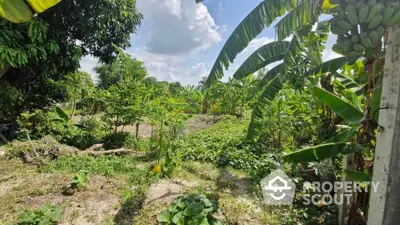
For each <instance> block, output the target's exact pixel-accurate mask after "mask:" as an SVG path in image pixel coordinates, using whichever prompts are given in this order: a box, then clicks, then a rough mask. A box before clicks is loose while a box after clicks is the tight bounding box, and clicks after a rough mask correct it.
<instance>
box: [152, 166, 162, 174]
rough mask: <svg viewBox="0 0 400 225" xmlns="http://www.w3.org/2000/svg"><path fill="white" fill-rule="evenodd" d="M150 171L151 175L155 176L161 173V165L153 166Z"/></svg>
mask: <svg viewBox="0 0 400 225" xmlns="http://www.w3.org/2000/svg"><path fill="white" fill-rule="evenodd" d="M151 171H153V173H155V174H160V173H161V165H160V164H157V165H155V166H154V167H153V169H152V170H151Z"/></svg>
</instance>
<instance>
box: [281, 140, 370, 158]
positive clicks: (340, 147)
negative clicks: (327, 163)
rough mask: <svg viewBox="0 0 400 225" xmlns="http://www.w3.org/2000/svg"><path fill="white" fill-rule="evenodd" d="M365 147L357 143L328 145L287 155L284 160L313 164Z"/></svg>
mask: <svg viewBox="0 0 400 225" xmlns="http://www.w3.org/2000/svg"><path fill="white" fill-rule="evenodd" d="M362 149H363V147H362V146H361V145H359V144H357V143H343V142H335V143H327V144H322V145H317V146H313V147H310V148H304V149H302V150H300V151H295V152H292V153H289V154H288V155H285V156H284V157H283V158H284V159H285V160H286V161H289V162H294V163H299V162H304V163H305V162H313V161H318V160H324V159H328V158H333V157H336V156H337V155H338V154H343V155H346V154H350V153H354V152H359V151H361V150H362Z"/></svg>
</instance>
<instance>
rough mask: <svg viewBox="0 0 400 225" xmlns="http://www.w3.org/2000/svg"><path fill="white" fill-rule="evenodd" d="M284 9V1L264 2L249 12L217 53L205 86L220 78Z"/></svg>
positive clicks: (268, 0)
mask: <svg viewBox="0 0 400 225" xmlns="http://www.w3.org/2000/svg"><path fill="white" fill-rule="evenodd" d="M286 8H287V6H286V1H282V0H265V1H262V2H261V3H260V4H259V5H258V6H257V7H256V8H255V9H254V10H253V11H251V12H250V14H249V15H247V17H246V18H245V19H244V20H243V21H242V22H241V23H240V24H239V26H237V28H236V29H235V30H234V31H233V33H232V34H231V36H230V37H229V38H228V40H227V42H226V43H225V45H224V47H223V48H222V50H221V52H220V53H219V55H218V57H217V60H216V61H215V63H214V66H213V68H212V69H211V72H210V74H209V76H208V78H207V81H206V83H207V85H211V84H212V83H213V82H214V81H216V80H218V79H220V78H222V77H223V75H224V74H223V70H224V68H225V69H228V68H229V64H230V63H232V62H233V61H234V59H235V58H236V56H237V55H238V54H239V53H240V52H241V51H243V50H244V49H245V48H246V47H247V46H248V44H249V43H250V42H251V41H252V40H253V39H254V38H255V37H257V36H258V35H259V34H260V33H261V32H262V31H263V30H264V29H265V28H266V27H268V26H270V25H271V23H272V22H273V21H274V20H275V19H276V18H277V17H280V16H283V15H284V14H285V12H286Z"/></svg>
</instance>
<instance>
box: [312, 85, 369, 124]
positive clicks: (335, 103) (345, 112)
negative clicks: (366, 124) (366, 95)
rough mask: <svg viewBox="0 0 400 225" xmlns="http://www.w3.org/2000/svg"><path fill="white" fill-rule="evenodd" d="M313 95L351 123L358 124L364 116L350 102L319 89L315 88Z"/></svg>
mask: <svg viewBox="0 0 400 225" xmlns="http://www.w3.org/2000/svg"><path fill="white" fill-rule="evenodd" d="M313 94H314V95H315V96H316V97H317V98H319V99H320V100H321V101H323V102H324V103H325V104H326V105H328V106H329V108H331V109H332V110H333V111H334V112H335V113H336V114H338V115H339V116H340V117H342V118H343V119H345V120H347V121H349V122H350V123H353V124H357V123H359V122H360V120H361V119H362V118H363V116H364V114H363V113H362V112H361V111H360V110H359V109H357V108H356V107H355V106H354V105H353V104H351V103H350V102H348V101H346V100H343V99H341V98H339V97H337V96H335V95H334V94H332V93H330V92H328V91H325V90H323V89H321V88H319V87H313Z"/></svg>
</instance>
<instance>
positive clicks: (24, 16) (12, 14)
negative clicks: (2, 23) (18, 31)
mask: <svg viewBox="0 0 400 225" xmlns="http://www.w3.org/2000/svg"><path fill="white" fill-rule="evenodd" d="M0 17H2V18H4V19H6V20H9V21H11V22H13V23H23V22H27V21H29V20H31V19H32V12H31V10H30V9H29V7H28V5H26V4H25V2H24V1H23V0H2V1H1V2H0Z"/></svg>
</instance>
